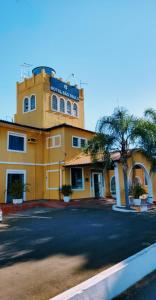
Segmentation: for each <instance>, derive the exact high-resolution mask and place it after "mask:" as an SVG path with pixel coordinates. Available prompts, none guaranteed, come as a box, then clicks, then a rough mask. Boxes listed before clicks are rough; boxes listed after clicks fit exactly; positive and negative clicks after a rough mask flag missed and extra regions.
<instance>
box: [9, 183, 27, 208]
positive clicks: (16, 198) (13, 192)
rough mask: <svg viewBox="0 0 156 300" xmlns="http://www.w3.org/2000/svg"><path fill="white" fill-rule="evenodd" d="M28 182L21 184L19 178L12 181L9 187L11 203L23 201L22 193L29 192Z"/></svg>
mask: <svg viewBox="0 0 156 300" xmlns="http://www.w3.org/2000/svg"><path fill="white" fill-rule="evenodd" d="M29 191H30V190H29V184H28V183H26V184H23V183H22V182H21V181H20V180H16V181H14V182H13V183H12V184H11V186H10V188H9V191H8V192H9V195H10V196H11V197H12V202H13V204H21V203H22V202H23V193H25V192H29Z"/></svg>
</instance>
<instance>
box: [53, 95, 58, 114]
mask: <svg viewBox="0 0 156 300" xmlns="http://www.w3.org/2000/svg"><path fill="white" fill-rule="evenodd" d="M52 110H54V111H57V110H58V101H57V97H56V96H55V95H53V96H52Z"/></svg>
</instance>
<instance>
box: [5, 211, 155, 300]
mask: <svg viewBox="0 0 156 300" xmlns="http://www.w3.org/2000/svg"><path fill="white" fill-rule="evenodd" d="M7 223H8V225H9V226H8V227H7V226H6V227H5V226H3V227H0V299H1V300H21V299H22V300H28V299H29V300H30V299H31V300H47V299H49V298H50V297H52V296H54V295H56V294H58V293H60V292H62V291H64V290H66V289H67V288H70V287H72V286H74V285H76V284H78V283H80V282H81V281H83V280H85V279H88V278H89V277H91V276H93V275H95V274H96V273H97V272H100V271H102V270H104V269H105V268H108V267H110V266H112V265H113V264H115V263H117V262H119V261H121V260H123V259H125V258H127V257H128V256H130V255H132V254H134V253H136V252H137V251H139V250H141V249H143V248H145V247H147V246H149V245H150V244H152V243H154V242H156V232H155V228H156V212H155V211H154V212H151V213H144V214H124V213H118V212H113V211H111V209H110V207H106V209H100V208H85V207H83V208H75V207H73V208H65V209H50V208H49V209H32V210H29V211H26V212H23V213H19V214H16V215H10V216H9V217H8V219H7Z"/></svg>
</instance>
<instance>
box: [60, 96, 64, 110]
mask: <svg viewBox="0 0 156 300" xmlns="http://www.w3.org/2000/svg"><path fill="white" fill-rule="evenodd" d="M60 112H63V113H64V112H65V104H64V99H62V98H60Z"/></svg>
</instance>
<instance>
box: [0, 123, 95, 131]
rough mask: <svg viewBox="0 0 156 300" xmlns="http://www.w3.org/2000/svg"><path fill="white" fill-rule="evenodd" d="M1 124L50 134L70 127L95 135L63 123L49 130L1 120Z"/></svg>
mask: <svg viewBox="0 0 156 300" xmlns="http://www.w3.org/2000/svg"><path fill="white" fill-rule="evenodd" d="M0 123H4V124H8V125H11V126H18V127H22V128H28V129H33V130H37V131H43V132H48V131H51V130H52V129H57V128H62V127H68V128H75V129H79V130H82V131H85V132H90V133H95V132H94V131H91V130H87V129H84V128H80V127H76V126H73V125H69V124H67V123H62V124H59V125H55V126H52V127H48V128H38V127H33V126H29V125H24V124H19V123H14V122H9V121H4V120H0Z"/></svg>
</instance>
